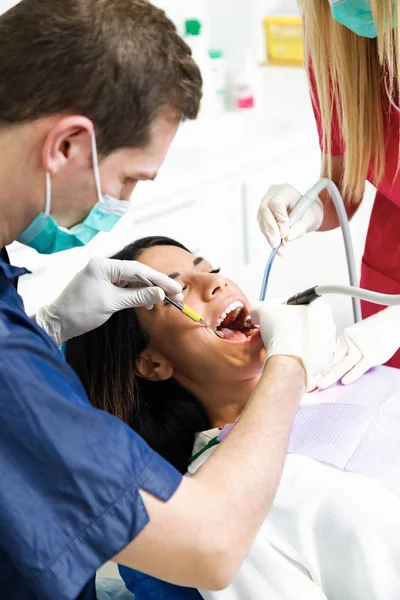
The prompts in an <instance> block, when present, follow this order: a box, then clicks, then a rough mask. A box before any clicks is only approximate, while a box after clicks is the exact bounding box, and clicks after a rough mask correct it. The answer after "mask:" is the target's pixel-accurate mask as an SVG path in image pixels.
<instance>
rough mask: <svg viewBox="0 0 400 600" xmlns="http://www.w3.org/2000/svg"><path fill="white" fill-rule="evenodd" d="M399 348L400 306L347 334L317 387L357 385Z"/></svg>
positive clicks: (340, 337) (371, 318)
mask: <svg viewBox="0 0 400 600" xmlns="http://www.w3.org/2000/svg"><path fill="white" fill-rule="evenodd" d="M399 348H400V306H391V307H389V308H386V309H385V310H383V311H381V312H379V313H377V314H376V315H372V317H368V319H365V320H364V321H360V322H359V323H356V324H355V325H352V326H351V327H348V328H347V329H345V330H344V331H343V333H342V334H341V335H340V336H339V337H338V340H337V345H336V350H335V352H334V355H333V357H332V361H331V363H330V365H329V366H328V368H327V369H326V370H325V371H324V372H323V373H322V375H321V376H320V377H319V378H318V379H317V386H318V388H320V389H326V388H328V387H330V386H331V385H333V384H334V383H336V382H337V381H339V380H341V381H342V383H343V384H344V385H348V384H350V383H353V382H354V381H356V380H357V379H358V378H359V377H361V375H364V373H366V371H368V370H369V369H371V368H372V367H377V366H378V365H383V364H384V363H385V362H387V361H388V360H390V359H391V358H392V356H393V355H394V354H395V352H397V350H398V349H399Z"/></svg>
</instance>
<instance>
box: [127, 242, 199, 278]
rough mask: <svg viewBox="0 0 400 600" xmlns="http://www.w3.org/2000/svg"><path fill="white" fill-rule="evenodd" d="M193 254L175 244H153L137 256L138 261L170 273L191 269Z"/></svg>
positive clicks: (192, 266) (161, 271)
mask: <svg viewBox="0 0 400 600" xmlns="http://www.w3.org/2000/svg"><path fill="white" fill-rule="evenodd" d="M194 258H195V257H194V256H193V254H190V252H187V251H186V250H183V249H182V248H177V247H176V246H153V247H152V248H146V250H144V251H143V252H142V254H141V255H140V257H139V259H138V260H139V262H141V263H143V264H145V265H147V266H148V267H151V268H152V269H156V271H160V273H164V274H165V275H170V274H171V273H175V272H176V271H182V272H184V271H191V270H193V269H194V265H193V260H194Z"/></svg>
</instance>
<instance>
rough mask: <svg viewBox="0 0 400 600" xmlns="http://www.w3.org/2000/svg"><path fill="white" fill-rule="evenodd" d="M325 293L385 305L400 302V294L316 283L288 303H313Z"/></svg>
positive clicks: (394, 304)
mask: <svg viewBox="0 0 400 600" xmlns="http://www.w3.org/2000/svg"><path fill="white" fill-rule="evenodd" d="M325 294H340V295H342V296H351V297H353V298H361V300H366V301H367V302H372V303H373V304H383V305H384V306H396V305H398V304H400V294H397V295H394V294H381V293H380V292H371V291H370V290H364V289H363V288H357V287H353V286H351V285H316V286H315V287H313V288H309V289H308V290H304V291H303V292H299V293H298V294H295V295H294V296H291V297H290V298H289V300H287V302H286V304H291V305H294V304H311V302H314V300H317V298H320V297H321V296H324V295H325Z"/></svg>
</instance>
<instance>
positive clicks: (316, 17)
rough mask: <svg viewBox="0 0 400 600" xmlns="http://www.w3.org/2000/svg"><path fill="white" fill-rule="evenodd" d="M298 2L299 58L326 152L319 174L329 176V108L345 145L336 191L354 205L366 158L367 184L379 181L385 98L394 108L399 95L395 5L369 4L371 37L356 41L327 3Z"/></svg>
mask: <svg viewBox="0 0 400 600" xmlns="http://www.w3.org/2000/svg"><path fill="white" fill-rule="evenodd" d="M298 2H299V5H300V9H301V12H302V15H303V17H304V41H305V58H306V61H307V62H309V61H311V64H312V68H313V72H314V75H315V81H316V88H317V92H316V96H317V97H316V98H314V100H316V102H317V104H319V106H320V110H321V121H322V130H323V146H324V148H325V149H326V154H325V156H324V157H323V158H324V164H323V172H324V174H327V175H328V176H331V174H332V152H331V151H330V150H329V149H330V148H331V147H332V133H331V121H332V115H333V113H334V106H335V107H336V109H337V112H338V118H339V123H340V126H341V136H342V138H343V142H344V146H345V153H344V173H343V180H342V182H341V187H342V191H343V193H344V194H345V196H346V197H347V198H348V199H349V200H352V201H353V202H355V203H358V202H360V200H361V198H362V195H363V191H364V184H365V180H366V179H367V174H368V169H369V166H370V164H371V160H372V159H373V182H372V183H374V184H375V185H377V184H378V183H379V181H380V180H381V178H382V175H383V172H384V164H385V152H386V148H385V129H386V128H387V127H389V126H390V124H389V122H388V116H389V112H390V111H389V110H388V105H389V97H390V98H391V99H392V100H394V102H395V104H398V98H399V97H400V96H399V94H400V79H399V77H398V67H397V65H398V64H399V63H400V2H399V0H396V1H395V2H393V0H370V5H371V11H372V16H373V18H374V21H375V23H376V27H377V32H378V37H377V38H376V39H369V38H365V37H361V36H359V35H357V34H356V33H354V32H353V31H350V29H348V28H347V27H344V26H343V25H341V24H340V23H338V22H336V21H335V20H334V19H333V17H332V11H331V7H330V5H329V2H328V0H298ZM389 23H390V24H391V26H389ZM385 79H386V86H385ZM385 87H386V88H387V92H388V93H387V92H386V90H385ZM385 96H386V97H385ZM399 158H400V155H399ZM399 164H400V163H399Z"/></svg>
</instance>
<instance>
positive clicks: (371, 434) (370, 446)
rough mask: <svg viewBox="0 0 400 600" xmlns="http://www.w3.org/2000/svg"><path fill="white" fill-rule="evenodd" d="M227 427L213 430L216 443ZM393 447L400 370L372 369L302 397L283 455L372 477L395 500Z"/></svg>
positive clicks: (397, 433)
mask: <svg viewBox="0 0 400 600" xmlns="http://www.w3.org/2000/svg"><path fill="white" fill-rule="evenodd" d="M233 427H234V424H232V425H226V426H225V427H224V428H223V429H222V430H221V431H220V432H218V430H215V431H216V432H217V433H219V434H218V436H217V437H218V441H219V442H222V441H223V440H224V439H225V437H226V436H227V435H228V434H229V432H230V431H231V430H232V428H233ZM213 439H215V438H213ZM399 442H400V370H398V369H392V368H390V367H378V368H376V369H373V370H371V371H370V372H368V373H367V374H366V375H364V376H363V377H361V378H360V379H359V380H358V381H357V382H356V383H354V384H353V385H350V386H342V385H340V384H336V385H335V386H333V387H331V388H329V389H328V390H324V391H320V392H312V393H310V394H307V395H306V396H305V398H304V400H303V402H302V404H301V405H300V407H299V409H298V411H297V414H296V418H295V420H294V423H293V427H292V431H291V434H290V438H289V445H288V453H289V454H299V455H303V456H308V457H310V458H313V459H316V460H319V461H321V462H324V463H327V464H330V465H332V466H334V467H337V468H338V469H341V470H343V471H350V472H352V473H357V474H359V475H365V476H368V477H371V478H374V479H375V480H377V481H379V482H381V483H382V484H383V485H385V486H386V487H388V488H389V489H390V490H392V491H393V492H394V493H395V494H397V495H398V496H400V443H399ZM212 445H214V444H210V448H209V449H208V450H206V451H205V452H204V453H201V454H200V453H198V458H196V460H194V461H193V462H192V464H191V465H190V467H189V472H190V473H194V472H195V471H196V470H197V469H198V468H199V466H200V465H201V464H203V463H204V462H205V461H206V460H207V458H208V456H209V454H210V453H211V452H213V450H214V448H212V447H211V446H212ZM195 449H196V448H195Z"/></svg>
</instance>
